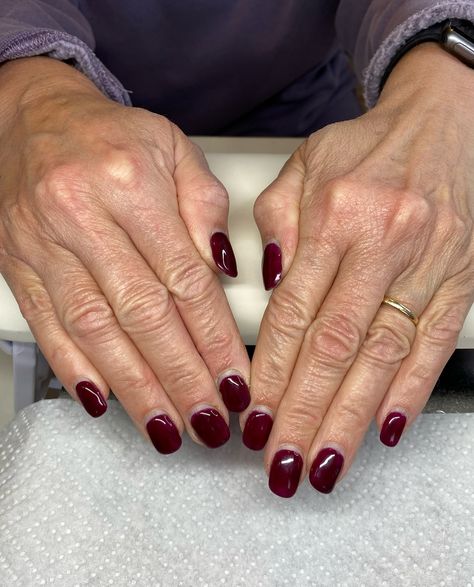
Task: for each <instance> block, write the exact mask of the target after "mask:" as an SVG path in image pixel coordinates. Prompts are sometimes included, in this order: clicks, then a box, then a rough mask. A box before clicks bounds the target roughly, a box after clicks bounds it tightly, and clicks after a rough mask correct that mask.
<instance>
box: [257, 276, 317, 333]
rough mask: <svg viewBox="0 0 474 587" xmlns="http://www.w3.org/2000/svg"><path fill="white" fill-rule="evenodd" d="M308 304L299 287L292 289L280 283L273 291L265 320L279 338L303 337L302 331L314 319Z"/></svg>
mask: <svg viewBox="0 0 474 587" xmlns="http://www.w3.org/2000/svg"><path fill="white" fill-rule="evenodd" d="M308 306H309V305H308V303H305V301H304V300H303V299H302V297H301V296H300V295H299V293H298V291H297V289H291V290H290V289H289V288H287V287H285V286H283V285H280V287H279V288H278V289H276V290H275V291H274V292H273V295H272V297H271V300H270V303H269V304H268V307H267V310H266V312H265V320H266V322H267V324H268V325H269V327H270V329H271V330H272V331H273V335H274V336H275V337H276V339H277V340H278V339H279V340H280V341H284V340H288V339H290V340H295V339H298V338H301V337H302V333H303V332H304V331H305V330H306V328H307V326H308V324H310V323H311V321H312V319H313V315H312V314H311V313H310V310H309V307H308Z"/></svg>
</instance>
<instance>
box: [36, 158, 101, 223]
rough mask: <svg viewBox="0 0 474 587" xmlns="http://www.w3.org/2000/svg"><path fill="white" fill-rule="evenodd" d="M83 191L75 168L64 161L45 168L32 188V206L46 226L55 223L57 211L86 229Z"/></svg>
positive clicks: (86, 213) (85, 206)
mask: <svg viewBox="0 0 474 587" xmlns="http://www.w3.org/2000/svg"><path fill="white" fill-rule="evenodd" d="M85 194H86V190H84V180H83V179H81V170H80V169H79V167H78V166H77V165H74V164H64V165H62V166H60V167H55V168H54V169H52V170H50V171H48V172H47V173H45V174H44V175H43V177H42V178H41V179H40V180H39V181H38V183H37V184H36V186H35V189H34V200H35V206H36V209H37V210H38V211H39V212H40V214H41V218H42V220H43V221H44V222H45V223H46V224H48V225H50V224H52V223H54V222H57V219H58V212H59V214H60V216H63V217H65V218H67V219H69V220H71V221H72V222H73V223H74V225H77V226H79V227H83V228H85V229H87V228H88V227H89V226H90V213H89V207H88V205H87V203H86V197H85Z"/></svg>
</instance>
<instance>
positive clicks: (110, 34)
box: [0, 0, 474, 136]
mask: <svg viewBox="0 0 474 587" xmlns="http://www.w3.org/2000/svg"><path fill="white" fill-rule="evenodd" d="M447 18H462V19H466V20H470V21H471V22H474V0H339V1H338V0H281V1H276V0H258V2H256V1H255V0H199V2H197V1H196V0H179V1H176V0H133V1H131V0H0V62H2V61H5V60H9V59H15V58H18V57H24V56H32V55H48V56H50V57H52V58H56V59H62V60H66V59H67V60H72V61H73V63H74V64H75V66H76V67H77V68H78V69H79V70H80V71H82V72H83V73H84V74H85V75H87V76H88V77H89V78H90V79H91V80H92V81H93V82H94V83H95V84H96V85H97V86H98V87H99V88H100V89H101V90H102V91H103V92H104V93H105V94H107V95H108V96H109V97H110V98H112V99H114V100H117V101H120V102H122V103H124V104H133V105H134V106H140V107H143V108H147V109H149V110H151V111H153V112H157V113H160V114H163V115H165V116H167V117H168V118H170V119H171V120H172V121H173V122H175V123H176V124H178V125H179V126H180V127H181V128H182V129H183V130H184V131H185V132H186V133H188V134H221V135H281V136H285V135H286V136H292V135H293V136H305V135H307V134H309V133H310V132H312V131H314V130H317V129H318V128H321V127H323V126H325V125H326V124H328V123H330V122H335V121H338V120H343V119H348V118H352V117H354V116H357V115H358V114H359V113H360V107H359V105H358V101H357V99H356V97H355V85H356V76H357V77H358V78H359V80H360V81H361V82H362V86H363V91H364V93H365V96H366V101H367V103H368V105H369V106H372V105H373V104H374V103H375V101H376V100H377V95H378V94H377V92H378V87H379V83H380V79H381V77H382V75H383V72H384V70H385V69H386V67H387V65H388V63H389V62H390V60H391V58H392V57H393V55H394V54H395V53H396V51H397V50H398V49H399V48H400V47H401V45H403V43H404V42H405V40H407V39H408V38H409V37H411V36H412V35H413V34H415V33H416V32H418V31H420V30H422V29H424V28H426V27H428V26H431V25H432V24H435V23H436V22H440V21H442V20H445V19H447ZM0 91H1V88H0Z"/></svg>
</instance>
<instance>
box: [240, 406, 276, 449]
mask: <svg viewBox="0 0 474 587" xmlns="http://www.w3.org/2000/svg"><path fill="white" fill-rule="evenodd" d="M272 426H273V418H272V417H271V416H270V414H267V413H266V412H259V411H258V410H255V411H253V412H251V413H250V415H249V417H248V418H247V421H246V422H245V427H244V432H243V434H242V442H243V443H244V444H245V446H246V447H247V448H250V449H251V450H262V448H264V446H265V445H266V444H267V440H268V437H269V436H270V432H271V431H272Z"/></svg>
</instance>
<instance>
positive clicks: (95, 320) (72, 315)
mask: <svg viewBox="0 0 474 587" xmlns="http://www.w3.org/2000/svg"><path fill="white" fill-rule="evenodd" d="M69 299H70V300H71V302H70V303H69V304H66V306H65V307H64V309H63V324H64V325H65V328H66V330H67V331H68V332H69V333H70V334H71V335H72V337H75V338H77V339H85V340H87V339H90V338H94V339H96V338H97V339H100V340H102V339H104V337H107V336H108V335H110V333H111V329H112V328H113V327H114V326H115V316H114V313H113V311H112V308H111V307H110V306H109V304H108V303H107V301H106V300H105V298H102V297H99V296H97V295H96V294H83V295H77V294H76V295H74V296H71V297H70V298H69Z"/></svg>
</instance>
